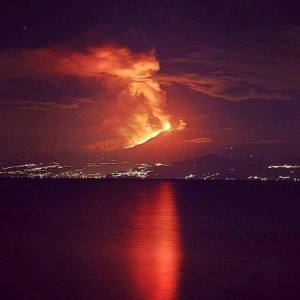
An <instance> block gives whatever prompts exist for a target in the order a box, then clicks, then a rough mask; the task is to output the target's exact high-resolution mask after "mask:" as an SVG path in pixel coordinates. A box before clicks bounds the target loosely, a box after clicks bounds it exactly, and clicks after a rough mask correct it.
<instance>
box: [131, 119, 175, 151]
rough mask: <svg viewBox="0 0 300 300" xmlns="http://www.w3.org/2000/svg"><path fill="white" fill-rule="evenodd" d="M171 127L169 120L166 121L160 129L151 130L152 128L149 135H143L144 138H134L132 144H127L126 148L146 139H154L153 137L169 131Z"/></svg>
mask: <svg viewBox="0 0 300 300" xmlns="http://www.w3.org/2000/svg"><path fill="white" fill-rule="evenodd" d="M171 127H172V126H171V124H170V123H169V122H166V123H165V124H164V125H163V128H162V129H159V130H153V129H152V132H151V133H149V135H147V136H145V137H144V138H142V139H140V140H136V141H135V143H134V144H132V145H130V146H127V147H126V148H133V147H135V146H137V145H141V144H144V143H146V142H147V141H149V140H151V139H154V138H155V137H157V136H158V135H159V134H160V133H162V132H166V131H169V130H170V129H171Z"/></svg>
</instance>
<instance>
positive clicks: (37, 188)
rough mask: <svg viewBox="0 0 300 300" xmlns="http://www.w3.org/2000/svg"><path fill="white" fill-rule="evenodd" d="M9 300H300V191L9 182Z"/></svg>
mask: <svg viewBox="0 0 300 300" xmlns="http://www.w3.org/2000/svg"><path fill="white" fill-rule="evenodd" d="M0 192H1V193H0V197H1V221H0V225H1V235H0V237H1V250H0V254H1V258H0V262H1V265H0V267H1V269H0V274H1V277H0V293H1V294H0V299H30V300H32V299H41V300H43V299H57V300H59V299H228V300H229V299H230V300H234V299H242V300H247V299H251V300H252V299H272V300H274V299H300V298H299V295H300V293H299V292H300V288H299V279H300V277H299V275H300V274H299V265H300V263H299V250H300V248H299V236H300V233H299V227H300V226H299V225H300V222H299V219H300V218H299V216H300V203H299V201H300V185H299V184H296V183H287V182H282V183H278V182H273V183H261V182H222V181H220V182H201V181H200V182H199V181H146V180H145V181H143V180H141V181H136V180H116V181H114V180H112V181H109V180H106V181H94V180H91V181H88V180H52V181H51V180H41V181H40V180H12V179H9V180H4V179H3V180H1V181H0Z"/></svg>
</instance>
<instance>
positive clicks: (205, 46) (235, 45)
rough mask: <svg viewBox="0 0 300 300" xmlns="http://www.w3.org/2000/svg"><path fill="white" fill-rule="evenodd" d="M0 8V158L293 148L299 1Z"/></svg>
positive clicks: (298, 140)
mask: <svg viewBox="0 0 300 300" xmlns="http://www.w3.org/2000/svg"><path fill="white" fill-rule="evenodd" d="M1 6H2V7H1V10H0V47H1V48H0V158H1V159H2V160H6V159H15V158H18V157H24V156H47V155H52V156H55V157H57V158H60V157H64V156H65V155H69V156H70V155H71V156H73V157H74V159H75V158H79V157H85V156H90V155H93V156H96V157H97V156H99V157H100V156H101V157H102V156H107V157H110V158H114V159H121V158H122V159H123V158H131V159H135V158H136V159H145V160H147V159H149V158H155V159H162V160H169V161H172V160H178V159H182V158H189V157H196V156H199V155H204V154H207V153H217V154H220V155H222V153H225V152H226V151H227V150H226V149H228V148H231V147H233V150H234V153H235V155H236V156H244V155H258V156H269V157H276V156H281V157H291V156H299V155H300V99H299V97H300V18H299V15H300V2H299V1H298V0H286V1H268V0H265V1H256V0H254V1H221V0H219V1H218V0H207V1H203V0H199V1H195V2H192V1H179V0H177V1H176V0H175V1H163V0H160V1H153V0H151V1H122V0H120V1H107V2H106V1H55V0H54V1H46V0H45V1H37V0H35V1H6V3H2V5H1ZM169 126H170V127H171V128H170V129H169ZM147 139H149V140H148V141H147V142H145V141H146V140H147ZM144 142H145V143H144ZM124 148H125V149H124Z"/></svg>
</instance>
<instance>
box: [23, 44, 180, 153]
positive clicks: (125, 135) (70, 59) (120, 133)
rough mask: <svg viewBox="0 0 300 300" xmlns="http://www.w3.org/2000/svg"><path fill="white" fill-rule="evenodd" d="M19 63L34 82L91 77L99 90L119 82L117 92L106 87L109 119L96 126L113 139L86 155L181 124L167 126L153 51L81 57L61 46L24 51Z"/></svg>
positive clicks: (107, 49) (111, 49) (91, 52)
mask: <svg viewBox="0 0 300 300" xmlns="http://www.w3.org/2000/svg"><path fill="white" fill-rule="evenodd" d="M21 57H22V60H23V62H22V66H23V68H24V69H26V68H27V69H28V68H29V69H30V70H31V71H30V72H31V74H30V75H31V76H32V73H34V75H35V76H45V75H47V76H48V75H51V76H57V75H59V74H61V75H64V76H66V75H72V76H80V77H93V78H99V84H102V85H105V82H106V81H105V80H101V78H103V77H106V78H107V77H109V78H111V80H112V81H113V82H118V84H117V87H114V86H113V85H112V84H110V85H109V86H108V88H109V89H112V90H114V89H116V90H117V95H116V99H112V101H111V102H110V103H109V107H110V108H111V112H110V115H105V116H103V120H99V123H100V122H101V124H102V126H103V127H104V128H106V129H107V132H108V133H109V134H110V135H111V137H112V138H111V139H109V140H104V141H100V142H97V143H94V144H91V145H88V146H86V147H85V148H86V149H89V150H113V149H118V148H131V147H134V146H136V145H139V144H143V143H145V142H147V141H148V140H150V139H152V138H155V137H156V136H158V135H159V134H160V133H161V132H164V131H169V130H177V129H179V127H182V125H183V124H184V123H183V122H182V121H180V122H179V124H180V125H179V127H178V126H177V125H175V123H174V122H173V121H172V124H173V125H171V123H170V117H171V116H170V115H169V114H168V113H167V112H166V107H165V106H166V99H165V92H164V91H162V90H161V88H160V85H159V83H158V82H157V80H156V79H155V75H156V72H157V71H158V70H159V62H158V60H157V58H156V57H155V53H154V50H149V51H144V52H138V53H136V52H133V51H131V50H130V49H128V48H126V47H118V46H115V45H105V46H99V47H89V48H86V49H84V50H82V51H79V50H74V49H70V48H67V47H62V46H60V47H52V48H43V49H36V50H23V51H22V55H21ZM24 61H25V62H27V63H25V64H24ZM21 71H22V70H21ZM117 88H118V89H117ZM177 127H178V128H177ZM99 139H101V137H99Z"/></svg>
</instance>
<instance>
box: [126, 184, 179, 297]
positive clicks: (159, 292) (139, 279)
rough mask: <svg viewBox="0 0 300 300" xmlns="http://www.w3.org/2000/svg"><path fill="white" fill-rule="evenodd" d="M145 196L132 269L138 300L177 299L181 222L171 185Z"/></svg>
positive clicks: (134, 241) (131, 256)
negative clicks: (153, 196) (152, 196)
mask: <svg viewBox="0 0 300 300" xmlns="http://www.w3.org/2000/svg"><path fill="white" fill-rule="evenodd" d="M153 194H154V195H156V197H155V198H149V196H148V198H147V197H142V199H141V202H140V203H139V205H138V206H137V207H136V209H135V213H134V215H133V231H132V236H131V238H130V243H131V247H130V253H129V270H130V276H131V280H132V286H133V288H134V289H135V291H134V292H133V294H134V295H136V297H137V299H164V300H167V299H174V298H176V294H177V292H178V291H177V286H178V280H179V272H180V262H181V245H180V233H179V221H178V217H177V213H176V207H175V195H174V190H173V186H172V184H171V183H168V182H165V183H162V184H161V185H160V186H159V189H158V190H157V192H154V193H152V191H151V195H153Z"/></svg>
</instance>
